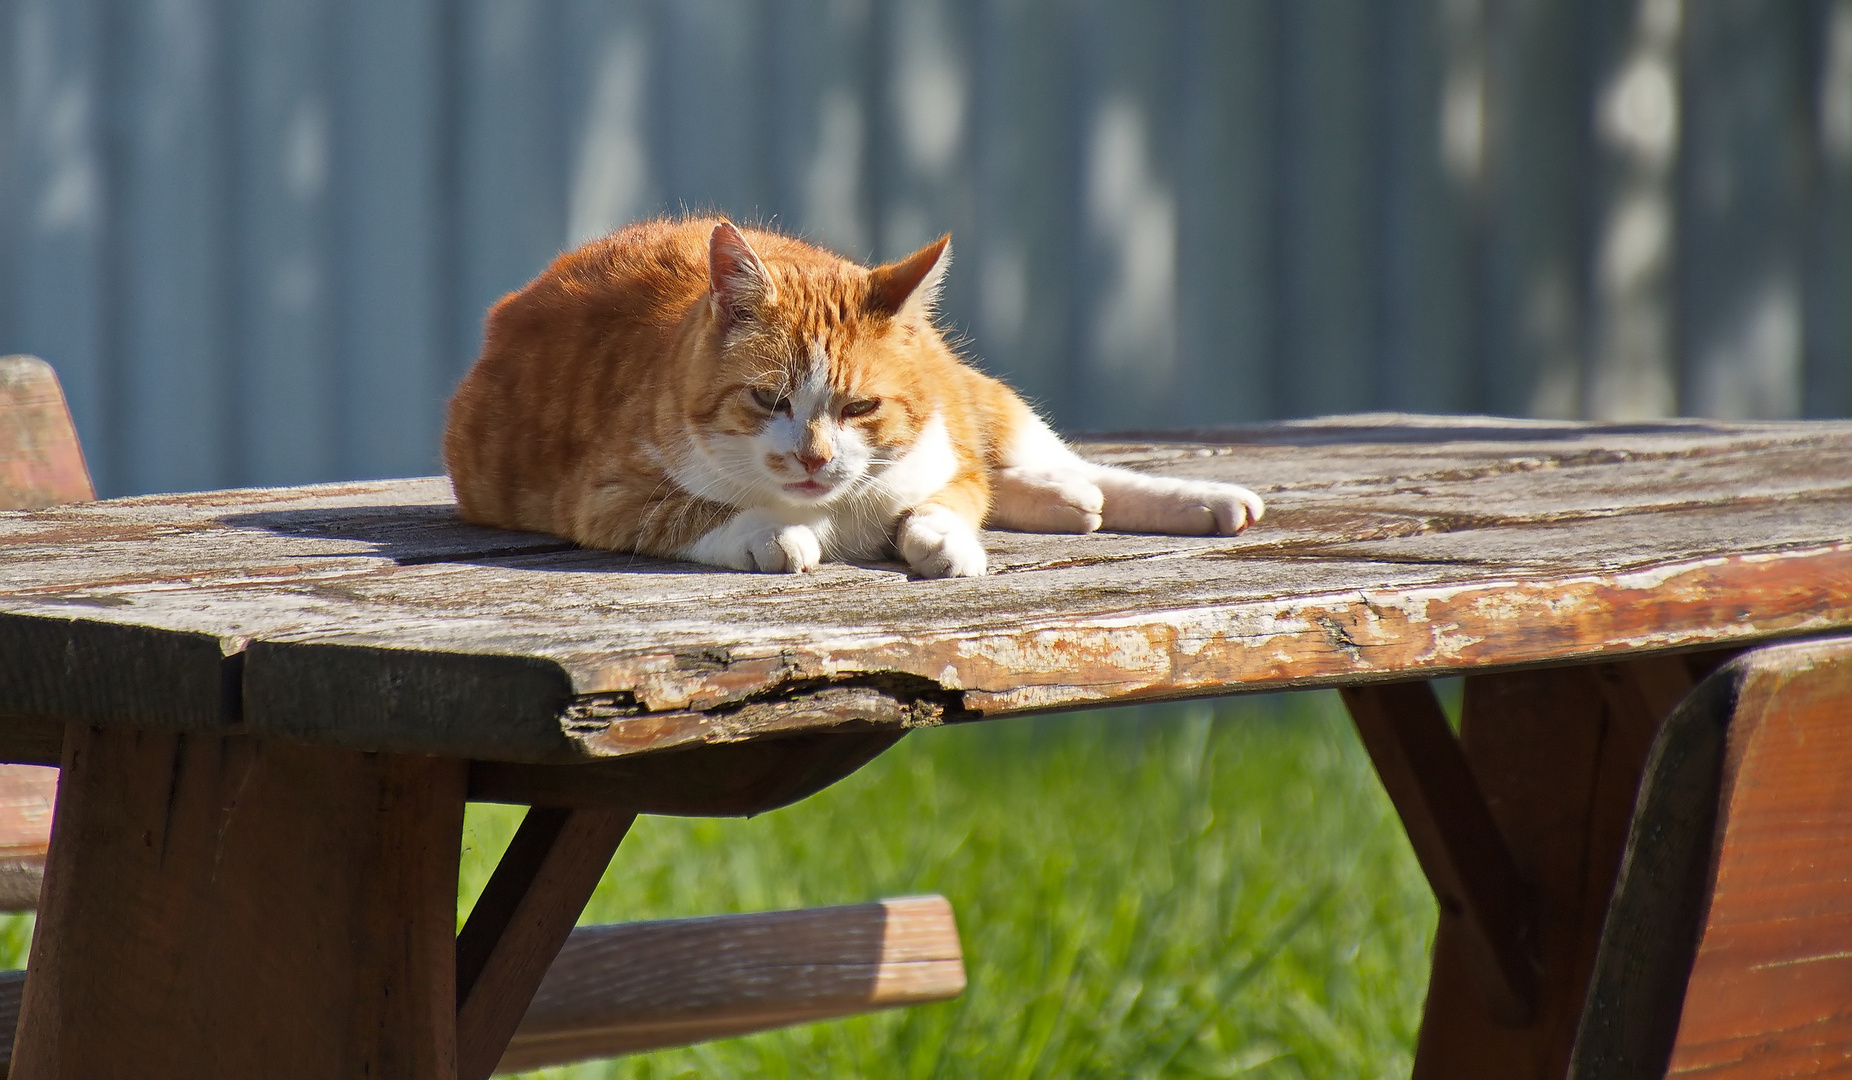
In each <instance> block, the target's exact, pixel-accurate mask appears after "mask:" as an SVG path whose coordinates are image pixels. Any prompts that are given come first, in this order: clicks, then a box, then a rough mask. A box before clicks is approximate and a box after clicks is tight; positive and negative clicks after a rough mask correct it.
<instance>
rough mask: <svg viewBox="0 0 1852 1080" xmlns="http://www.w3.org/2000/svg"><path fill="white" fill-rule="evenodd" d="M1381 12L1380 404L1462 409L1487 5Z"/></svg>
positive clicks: (1449, 3) (1473, 289)
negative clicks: (1382, 139)
mask: <svg viewBox="0 0 1852 1080" xmlns="http://www.w3.org/2000/svg"><path fill="white" fill-rule="evenodd" d="M1383 7H1384V16H1383V36H1382V39H1381V42H1380V47H1381V49H1382V53H1383V72H1382V75H1381V80H1382V81H1381V88H1380V90H1379V91H1378V93H1379V94H1380V95H1381V101H1380V105H1379V107H1380V108H1381V109H1382V110H1383V113H1384V119H1383V122H1382V125H1381V127H1382V131H1383V135H1384V141H1385V144H1386V145H1385V146H1384V148H1383V158H1384V161H1383V168H1382V170H1381V174H1380V175H1381V184H1382V188H1383V192H1382V199H1383V208H1382V214H1383V221H1382V226H1381V228H1382V231H1383V261H1382V278H1381V283H1382V289H1383V296H1382V298H1381V300H1380V301H1379V303H1380V305H1381V306H1380V310H1381V312H1382V331H1381V333H1382V337H1381V341H1380V344H1379V356H1380V359H1379V361H1378V369H1377V400H1378V401H1380V402H1381V403H1382V404H1383V405H1386V406H1388V407H1390V408H1394V409H1400V410H1407V411H1414V412H1461V411H1465V410H1468V409H1470V408H1471V407H1472V405H1473V404H1474V403H1475V402H1476V401H1478V399H1479V393H1478V390H1479V387H1478V376H1479V371H1478V365H1477V360H1478V357H1479V314H1480V312H1481V310H1482V304H1481V302H1480V296H1479V273H1478V255H1479V250H1478V239H1479V237H1478V221H1477V214H1476V210H1477V204H1478V195H1479V189H1480V181H1481V177H1482V174H1483V171H1484V158H1485V134H1484V115H1485V114H1484V109H1485V76H1484V72H1485V34H1484V3H1483V0H1383Z"/></svg>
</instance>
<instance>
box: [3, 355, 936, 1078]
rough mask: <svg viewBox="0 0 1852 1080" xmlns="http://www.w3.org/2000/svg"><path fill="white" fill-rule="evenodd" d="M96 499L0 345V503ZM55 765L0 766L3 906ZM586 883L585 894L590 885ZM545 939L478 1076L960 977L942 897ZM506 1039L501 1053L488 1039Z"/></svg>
mask: <svg viewBox="0 0 1852 1080" xmlns="http://www.w3.org/2000/svg"><path fill="white" fill-rule="evenodd" d="M93 498H95V491H94V489H93V488H92V486H91V483H90V477H89V473H88V471H87V469H86V468H85V466H84V461H83V456H82V453H81V451H80V450H79V446H78V440H77V434H76V431H75V429H74V427H73V425H72V423H71V417H70V412H69V410H68V408H67V407H66V405H65V401H64V396H63V393H62V392H61V391H60V389H59V386H58V381H57V377H56V375H55V374H54V373H53V372H52V369H51V368H50V366H49V365H47V364H45V363H44V362H43V361H41V360H38V359H37V358H35V357H27V356H8V357H0V509H36V508H39V507H43V506H54V505H59V504H63V503H76V502H87V501H89V500H91V499H93ZM43 754H44V758H43V759H44V760H46V761H57V760H58V756H59V750H58V747H57V746H53V745H49V742H48V745H47V746H46V747H45V749H44V751H43ZM57 778H58V770H57V769H56V768H53V767H50V766H39V765H22V764H7V765H0V910H8V911H25V910H30V909H32V908H34V907H36V906H37V904H38V899H39V893H40V889H41V887H42V881H43V877H44V872H45V862H46V857H47V853H48V851H49V849H50V843H51V824H52V809H53V803H54V800H55V798H56V795H57ZM625 824H626V826H627V819H626V822H625ZM622 831H623V830H622V829H621V828H620V829H619V830H618V831H617V835H618V837H621V836H622ZM533 834H534V830H533V828H532V826H531V824H530V826H528V827H526V828H524V835H525V837H526V838H527V842H530V843H531V842H532V839H533ZM522 842H523V840H522V838H521V837H517V844H520V843H522ZM610 846H611V847H613V848H614V847H615V846H616V839H611V840H610ZM608 859H609V852H606V853H605V860H608ZM574 869H575V870H576V871H577V873H578V874H579V876H581V877H584V876H586V875H590V877H591V880H592V882H595V881H596V878H597V876H598V875H599V874H600V873H601V872H602V870H603V861H602V860H599V859H597V858H596V857H595V856H594V857H593V858H591V859H588V860H586V861H584V862H583V863H582V864H581V865H579V866H577V867H575V868H574ZM498 878H499V879H500V880H501V881H503V882H506V881H507V876H506V875H499V874H498ZM582 887H583V888H584V889H585V890H586V891H587V892H588V893H589V888H590V884H589V883H584V884H583V885H582ZM507 892H508V890H507V889H506V888H504V889H503V890H502V893H503V894H506V893H507ZM485 899H486V901H487V902H486V903H485V902H483V901H479V902H478V905H477V907H478V909H480V910H479V911H475V912H472V913H471V924H472V925H474V926H475V927H476V933H475V934H474V936H472V933H471V929H470V926H468V925H466V926H465V929H464V933H463V935H462V937H461V939H460V941H459V953H460V961H461V960H464V959H466V957H467V954H468V953H469V950H470V945H471V942H472V941H479V942H483V943H484V944H483V945H482V947H481V948H479V949H478V950H477V951H478V952H479V953H482V954H484V955H479V956H476V957H475V958H474V959H475V961H476V967H475V971H476V972H477V973H478V974H479V973H480V971H481V969H482V966H483V965H484V964H485V963H488V962H490V961H491V959H492V957H491V956H490V955H488V954H491V953H493V952H494V948H493V946H494V945H496V944H498V943H499V942H498V940H497V938H498V936H499V931H501V930H503V929H505V927H504V926H499V925H498V926H497V927H496V928H495V929H496V931H497V933H496V934H490V933H487V932H485V931H484V927H483V923H484V917H485V916H486V915H490V914H492V913H496V912H495V909H496V905H497V903H498V901H501V902H503V903H504V905H505V906H508V907H510V908H512V907H514V906H518V904H519V900H520V897H518V896H513V897H510V896H507V895H499V896H498V893H497V888H496V883H495V882H494V881H492V882H491V884H490V887H489V889H488V890H487V891H486V892H485ZM499 914H501V915H502V916H504V918H508V917H518V912H515V911H512V910H507V911H502V912H499ZM568 925H569V924H568ZM561 930H563V928H560V930H553V929H549V930H548V931H547V932H549V933H559V932H561ZM553 944H554V947H556V948H558V949H559V955H558V956H557V958H555V959H554V960H553V962H552V964H551V965H550V966H547V965H543V966H542V968H541V969H540V970H544V972H545V976H544V979H543V980H542V981H541V982H540V984H539V990H538V993H537V994H536V995H535V996H534V998H533V1001H532V1004H531V1005H529V1006H528V1007H527V1008H526V1010H525V1012H516V1013H514V1014H513V1016H512V1019H515V1020H518V1021H519V1027H518V1028H516V1029H515V1030H514V1032H513V1035H512V1038H510V1036H509V1034H508V1033H507V1032H505V1031H503V1032H500V1033H499V1034H491V1035H489V1036H488V1037H487V1038H486V1039H476V1040H474V1041H475V1042H476V1043H478V1044H480V1045H482V1046H483V1047H484V1049H483V1050H481V1051H480V1054H479V1056H480V1055H481V1054H487V1055H490V1056H489V1057H488V1059H487V1061H485V1062H484V1063H483V1065H482V1067H478V1068H476V1073H477V1074H479V1075H486V1073H487V1068H486V1066H487V1065H489V1064H493V1065H494V1066H495V1070H496V1071H497V1072H512V1071H517V1070H526V1069H535V1068H542V1067H545V1066H551V1065H560V1064H565V1063H568V1062H572V1061H579V1060H584V1059H587V1058H598V1057H612V1056H616V1055H619V1054H628V1053H636V1052H639V1051H643V1050H652V1049H659V1048H663V1047H670V1046H682V1045H687V1044H689V1043H693V1042H701V1041H705V1040H709V1039H720V1038H730V1037H733V1036H737V1035H745V1034H750V1033H752V1032H755V1031H763V1030H766V1029H768V1028H775V1027H783V1026H787V1025H790V1024H801V1023H812V1022H815V1021H819V1020H829V1019H836V1018H840V1017H845V1016H853V1015H857V1014H860V1013H865V1012H869V1011H871V1010H875V1009H886V1008H894V1007H897V1006H903V1005H915V1004H923V1003H927V1002H935V1001H945V1000H949V999H951V998H955V997H957V996H958V995H959V994H960V993H962V992H963V991H964V987H965V974H964V962H963V958H962V953H961V952H960V947H959V941H958V931H957V926H956V924H955V922H954V920H953V915H952V909H951V905H950V904H949V903H947V902H946V901H945V899H944V898H943V897H938V896H927V897H912V898H904V899H897V900H883V901H879V902H877V903H871V904H860V905H854V906H849V907H831V908H811V909H805V910H799V911H774V912H761V913H755V914H748V915H730V916H717V917H712V918H703V919H672V920H658V921H653V922H640V923H625V924H618V925H611V926H589V927H579V928H577V929H574V930H572V931H571V935H570V937H568V938H567V939H566V941H565V944H564V945H563V946H560V945H559V943H558V942H554V943H553ZM459 966H460V967H462V968H465V969H467V968H468V964H467V963H460V965H459ZM24 985H25V972H23V971H15V972H0V1050H3V1052H0V1065H4V1064H5V1063H7V1062H10V1060H11V1056H12V1044H13V1038H14V1029H15V1027H16V1026H17V1023H18V1017H19V1009H20V999H21V994H22V992H23V990H24ZM459 997H460V1002H459V1007H460V1009H461V1010H462V1013H463V1017H465V1018H467V1017H468V1016H469V1015H470V1010H471V1009H472V1008H474V1009H476V1010H477V1011H479V1012H483V1013H485V1014H488V1015H491V1016H497V1015H500V1014H501V1013H505V1012H506V1010H501V1011H500V1012H499V1013H498V1012H497V1010H495V1009H493V1008H492V1007H491V1006H489V1005H487V1004H485V1003H483V1002H481V1001H476V1002H472V1001H471V1000H470V996H469V995H468V993H467V992H465V993H463V994H460V995H459ZM490 1024H491V1026H492V1024H493V1021H492V1020H491V1021H490ZM462 1026H463V1028H464V1030H462V1031H460V1038H459V1042H460V1043H464V1044H465V1045H466V1046H467V1045H468V1044H470V1043H471V1036H472V1035H473V1034H474V1033H473V1032H471V1031H469V1030H467V1028H468V1024H467V1022H465V1023H464V1024H463V1025H462ZM502 1045H505V1046H506V1047H507V1049H506V1052H505V1053H503V1052H502V1051H500V1050H497V1049H489V1048H488V1047H495V1046H502ZM465 1075H468V1074H467V1073H466V1074H465Z"/></svg>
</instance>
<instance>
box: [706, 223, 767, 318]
mask: <svg viewBox="0 0 1852 1080" xmlns="http://www.w3.org/2000/svg"><path fill="white" fill-rule="evenodd" d="M707 287H708V295H709V296H710V297H711V298H712V299H713V302H714V317H715V318H716V319H718V320H720V325H721V328H722V329H723V330H724V329H725V328H727V327H729V326H732V325H733V324H734V323H737V322H739V321H741V320H743V319H750V318H752V317H753V316H754V314H755V312H756V310H757V309H758V308H759V307H760V306H761V305H763V304H769V303H771V302H772V301H774V300H776V299H778V289H777V287H776V286H774V285H773V284H772V274H771V271H769V270H767V269H766V268H765V263H764V262H763V261H761V260H760V258H759V253H758V252H756V251H754V250H752V245H751V244H748V243H747V242H746V237H745V236H744V235H742V234H741V233H740V231H739V230H738V229H737V228H734V226H733V223H732V222H731V221H723V222H721V223H720V224H718V225H716V226H714V231H713V233H712V235H710V236H709V237H708V240H707Z"/></svg>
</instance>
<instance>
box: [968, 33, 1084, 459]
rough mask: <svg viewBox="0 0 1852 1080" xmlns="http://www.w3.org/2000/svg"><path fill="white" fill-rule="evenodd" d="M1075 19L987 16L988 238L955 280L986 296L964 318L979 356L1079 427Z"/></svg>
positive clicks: (982, 231) (982, 221)
mask: <svg viewBox="0 0 1852 1080" xmlns="http://www.w3.org/2000/svg"><path fill="white" fill-rule="evenodd" d="M1065 11H1066V5H1065V4H1063V3H1061V2H1060V0H991V2H989V3H987V4H986V5H985V6H984V7H983V9H982V10H981V11H980V12H979V22H978V31H977V40H976V45H975V48H976V52H977V56H978V62H979V64H980V65H981V71H982V75H981V79H980V85H982V86H983V87H984V88H985V93H986V95H987V99H986V100H985V101H984V102H982V103H981V104H980V105H979V106H978V107H977V109H976V113H977V115H975V116H974V117H973V123H974V125H975V130H974V132H973V146H974V148H975V153H976V160H975V161H974V162H972V164H971V169H972V171H973V172H975V173H976V175H977V176H979V177H981V178H982V183H981V184H980V185H979V187H978V190H977V192H976V200H975V201H976V205H975V207H974V211H975V213H974V219H975V222H976V224H975V228H976V231H977V232H978V233H979V235H978V236H975V237H972V238H971V239H970V240H955V242H956V244H957V247H958V251H957V259H956V262H955V263H954V266H953V269H952V271H951V272H952V274H954V275H958V276H962V277H965V278H968V279H970V280H969V282H968V283H969V284H970V285H971V286H972V288H973V291H974V292H975V295H976V297H977V301H976V305H975V309H974V310H972V311H970V312H969V313H961V314H960V316H959V318H960V321H961V322H963V323H964V324H965V325H967V326H968V327H969V328H970V330H971V333H972V336H973V338H974V341H973V344H972V351H973V352H975V353H976V355H977V357H978V358H979V359H980V361H981V362H982V363H983V364H984V366H985V367H986V368H988V369H989V370H990V371H992V372H994V373H996V374H997V375H999V376H1001V377H1002V378H1004V379H1006V380H1008V381H1009V382H1010V383H1011V384H1012V385H1013V386H1015V387H1017V388H1018V389H1019V390H1021V391H1022V392H1023V393H1024V394H1025V395H1027V396H1028V397H1029V398H1030V399H1031V400H1033V401H1035V402H1036V403H1037V404H1038V405H1039V406H1040V407H1041V408H1042V409H1043V411H1044V412H1045V413H1047V414H1048V415H1050V416H1052V417H1054V418H1056V419H1057V420H1058V421H1060V422H1062V423H1064V424H1066V425H1068V426H1073V424H1074V422H1075V421H1074V419H1073V417H1074V415H1075V414H1076V411H1077V408H1078V406H1079V404H1080V403H1079V401H1078V400H1077V395H1076V393H1075V387H1074V384H1073V382H1072V381H1071V380H1070V379H1069V378H1068V374H1067V373H1068V365H1069V360H1070V357H1071V356H1072V355H1073V353H1074V351H1075V347H1076V334H1075V319H1076V316H1075V308H1076V304H1075V302H1074V300H1075V293H1074V279H1073V276H1072V274H1071V273H1070V268H1071V267H1072V266H1073V265H1074V263H1075V260H1076V258H1077V256H1078V239H1079V238H1078V234H1077V229H1076V226H1075V222H1076V220H1077V217H1078V214H1079V205H1080V201H1079V200H1080V176H1079V168H1078V163H1079V160H1080V155H1079V151H1078V149H1077V145H1076V143H1077V134H1078V132H1079V130H1080V127H1079V105H1078V100H1079V97H1080V93H1079V87H1078V86H1077V83H1078V81H1079V80H1078V76H1077V75H1076V73H1075V68H1074V64H1073V62H1072V59H1073V54H1074V44H1073V41H1072V34H1073V26H1072V23H1071V21H1070V20H1068V19H1066V18H1064V17H1062V16H1063V15H1064V13H1065Z"/></svg>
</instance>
